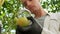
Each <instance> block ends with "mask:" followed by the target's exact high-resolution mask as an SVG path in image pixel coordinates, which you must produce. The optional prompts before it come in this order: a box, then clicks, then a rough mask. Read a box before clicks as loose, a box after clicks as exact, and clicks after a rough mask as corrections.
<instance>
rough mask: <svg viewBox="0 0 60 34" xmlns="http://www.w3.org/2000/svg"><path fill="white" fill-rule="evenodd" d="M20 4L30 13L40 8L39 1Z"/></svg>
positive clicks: (24, 0)
mask: <svg viewBox="0 0 60 34" xmlns="http://www.w3.org/2000/svg"><path fill="white" fill-rule="evenodd" d="M22 3H23V4H24V6H25V7H26V8H27V9H28V10H30V11H36V10H38V9H39V6H40V2H39V0H22Z"/></svg>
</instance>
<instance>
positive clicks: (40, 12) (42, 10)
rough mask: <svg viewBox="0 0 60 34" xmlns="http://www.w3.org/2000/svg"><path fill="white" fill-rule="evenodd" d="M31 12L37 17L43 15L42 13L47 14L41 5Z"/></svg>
mask: <svg viewBox="0 0 60 34" xmlns="http://www.w3.org/2000/svg"><path fill="white" fill-rule="evenodd" d="M33 13H34V14H35V18H39V17H41V16H44V15H46V14H47V13H46V12H45V11H44V9H43V8H41V7H40V8H39V9H38V10H36V11H33Z"/></svg>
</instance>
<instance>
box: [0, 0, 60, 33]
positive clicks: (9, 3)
mask: <svg viewBox="0 0 60 34" xmlns="http://www.w3.org/2000/svg"><path fill="white" fill-rule="evenodd" d="M41 5H42V7H43V8H44V9H46V10H47V11H48V12H51V13H56V12H59V11H60V0H42V2H41ZM23 7H24V6H23V5H22V2H21V0H5V1H4V4H3V5H2V6H0V21H1V22H2V24H3V29H2V32H5V33H3V34H6V33H7V32H9V34H14V33H11V32H15V31H14V30H15V28H16V22H15V17H17V16H18V12H20V11H19V10H21V9H22V8H23ZM12 30H13V31H12Z"/></svg>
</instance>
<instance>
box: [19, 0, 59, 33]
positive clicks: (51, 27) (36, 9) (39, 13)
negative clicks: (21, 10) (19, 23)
mask: <svg viewBox="0 0 60 34" xmlns="http://www.w3.org/2000/svg"><path fill="white" fill-rule="evenodd" d="M39 1H41V0H22V3H23V5H24V6H25V8H26V9H28V10H30V11H31V13H33V14H34V15H35V17H34V19H35V20H36V23H35V25H34V26H33V28H31V31H27V30H30V29H27V30H25V31H26V32H25V31H23V32H21V31H18V32H20V34H60V13H58V14H57V13H56V14H55V13H53V14H48V13H46V12H45V10H44V9H43V8H42V6H41V4H40V2H39ZM36 24H37V25H39V26H40V27H39V26H37V25H36ZM32 25H33V24H32ZM29 27H30V26H29ZM19 29H20V28H19ZM19 29H18V30H19ZM18 34H19V33H18Z"/></svg>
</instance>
